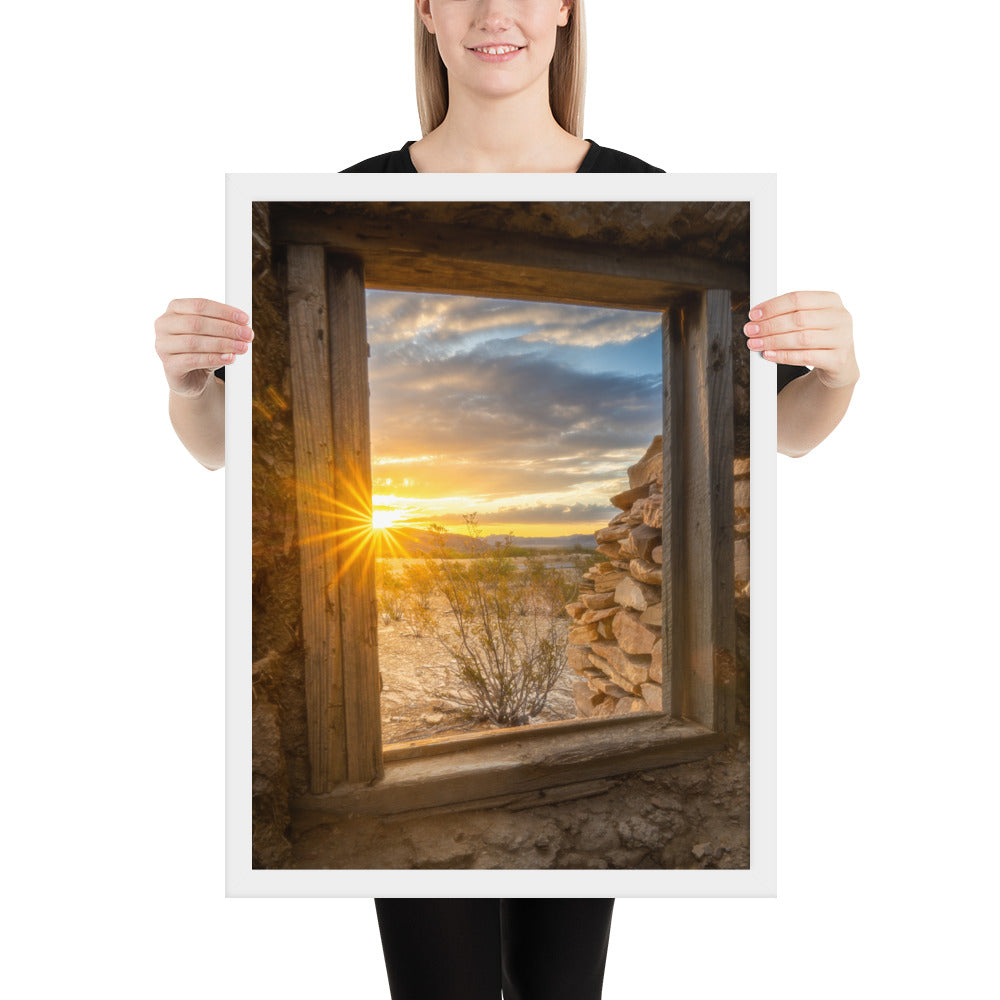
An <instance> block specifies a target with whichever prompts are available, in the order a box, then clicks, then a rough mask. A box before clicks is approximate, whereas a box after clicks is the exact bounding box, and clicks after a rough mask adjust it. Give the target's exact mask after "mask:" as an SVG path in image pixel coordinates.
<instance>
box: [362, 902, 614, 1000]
mask: <svg viewBox="0 0 1000 1000" xmlns="http://www.w3.org/2000/svg"><path fill="white" fill-rule="evenodd" d="M614 902H615V901H614V900H613V899H376V900H375V909H376V912H377V913H378V926H379V933H380V934H381V936H382V951H383V952H384V954H385V967H386V972H387V973H388V975H389V990H390V992H391V993H392V1000H498V997H499V996H500V989H501V987H502V988H503V996H504V1000H564V998H565V1000H600V997H601V986H602V983H603V982H604V965H605V962H606V960H607V955H608V938H609V935H610V932H611V911H612V908H613V906H614Z"/></svg>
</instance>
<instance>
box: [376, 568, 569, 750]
mask: <svg viewBox="0 0 1000 1000" xmlns="http://www.w3.org/2000/svg"><path fill="white" fill-rule="evenodd" d="M410 561H411V560H406V559H387V560H384V562H385V563H387V564H389V565H390V566H391V567H392V569H393V570H394V571H399V570H401V569H402V568H403V567H404V566H405V565H406V564H407V563H408V562H410ZM570 561H571V557H567V556H565V555H562V556H553V557H549V558H547V559H546V562H547V563H548V564H549V565H551V566H554V567H559V569H560V572H562V573H563V575H564V577H565V578H566V579H567V580H574V581H576V580H579V579H580V578H581V575H582V570H581V569H579V568H576V567H570V566H568V565H567V564H568V563H569V562H570ZM431 607H432V610H433V611H434V612H435V613H436V614H438V615H441V616H447V615H449V614H450V612H449V611H448V609H447V606H446V605H445V602H444V599H443V598H442V597H440V596H437V597H435V598H433V599H432V602H431ZM559 621H560V628H561V631H562V632H563V634H564V635H565V634H567V633H568V632H569V627H570V621H569V618H567V617H565V616H563V617H562V618H561V619H560V620H559ZM378 661H379V673H380V674H381V678H382V699H381V703H382V742H383V744H384V745H388V744H391V743H401V742H404V741H406V740H414V739H427V738H429V737H433V736H437V735H446V734H447V735H450V734H454V733H458V732H474V731H480V730H486V729H495V728H497V727H496V726H495V725H494V724H493V723H490V722H487V721H476V720H470V719H469V718H467V716H466V714H465V713H464V711H463V708H462V705H461V704H460V702H461V694H460V690H459V683H458V680H457V676H456V671H457V667H456V665H455V662H454V660H453V659H452V657H451V655H450V654H449V653H448V650H447V649H446V648H445V647H444V646H443V645H442V643H441V642H440V641H439V640H438V639H437V638H435V637H434V636H433V635H430V634H428V633H426V632H421V630H420V628H419V627H418V626H417V625H416V624H415V623H414V622H413V621H411V620H409V619H408V618H405V617H404V618H402V619H399V620H396V621H386V620H385V618H384V617H383V616H382V615H381V614H380V615H379V629H378ZM575 677H576V675H575V674H574V673H573V671H572V670H570V669H569V668H568V667H565V668H564V669H563V672H562V674H561V675H560V677H559V680H558V681H557V682H556V685H555V687H554V688H553V689H552V691H551V692H550V693H549V696H548V699H547V701H546V704H545V707H544V709H542V711H541V713H539V715H537V716H535V717H533V718H532V722H553V721H556V720H558V719H574V718H576V715H577V711H576V705H575V703H574V701H573V687H572V685H573V680H574V679H575Z"/></svg>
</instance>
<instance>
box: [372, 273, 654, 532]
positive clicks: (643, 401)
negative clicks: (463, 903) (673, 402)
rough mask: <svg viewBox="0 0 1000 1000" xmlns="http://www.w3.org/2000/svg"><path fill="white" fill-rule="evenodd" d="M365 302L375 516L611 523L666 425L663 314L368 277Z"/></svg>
mask: <svg viewBox="0 0 1000 1000" xmlns="http://www.w3.org/2000/svg"><path fill="white" fill-rule="evenodd" d="M366 307H367V313H368V339H369V343H370V345H371V357H370V361H369V375H370V388H371V423H372V436H371V438H372V472H373V489H372V492H373V498H372V501H373V507H374V511H375V516H374V518H373V523H374V524H375V526H376V528H388V529H391V528H392V526H393V525H394V524H398V525H410V526H413V527H417V528H422V529H426V528H427V527H428V526H429V525H430V524H439V525H441V526H443V527H444V528H446V530H448V531H451V532H455V533H461V532H463V531H464V525H465V521H464V515H466V514H472V513H475V514H477V517H478V524H479V528H480V530H481V531H482V532H483V534H486V535H503V534H507V533H511V534H514V535H517V536H520V537H523V538H526V539H528V538H532V537H560V536H568V535H587V534H593V532H594V531H595V530H597V529H598V528H600V527H603V526H604V525H605V524H607V522H608V520H609V519H610V518H611V517H612V516H613V515H614V514H615V513H616V509H615V508H614V507H612V506H611V505H610V503H609V498H610V497H611V496H613V495H615V494H616V493H618V492H621V490H622V489H624V488H626V485H627V481H626V470H627V468H628V466H629V465H632V464H634V463H635V462H636V461H638V459H639V458H641V457H642V455H643V454H644V453H645V451H646V449H647V448H648V447H649V444H650V442H651V441H652V439H653V437H654V435H656V434H658V433H660V431H661V427H662V402H661V393H662V390H661V386H662V361H661V347H660V338H661V332H660V324H661V316H660V314H659V313H653V312H639V311H633V310H612V309H596V308H590V307H586V306H573V305H565V304H561V303H545V302H522V301H509V300H497V299H486V298H474V297H471V296H448V295H429V294H427V295H425V294H421V293H408V292H383V291H375V290H368V291H367V292H366Z"/></svg>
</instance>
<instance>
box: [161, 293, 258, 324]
mask: <svg viewBox="0 0 1000 1000" xmlns="http://www.w3.org/2000/svg"><path fill="white" fill-rule="evenodd" d="M164 315H165V316H167V315H177V316H206V317H208V318H210V319H222V320H226V321H228V322H230V323H235V324H237V325H238V326H246V324H247V323H249V322H250V317H249V316H247V314H246V313H245V312H243V310H242V309H235V308H233V306H227V305H226V304H225V303H224V302H213V301H212V300H211V299H173V300H172V301H171V302H170V304H169V305H168V306H167V310H166V312H165V313H164Z"/></svg>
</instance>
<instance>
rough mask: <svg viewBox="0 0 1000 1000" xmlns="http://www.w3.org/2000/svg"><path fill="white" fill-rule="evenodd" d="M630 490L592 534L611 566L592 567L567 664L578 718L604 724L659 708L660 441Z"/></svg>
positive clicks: (573, 609) (632, 475)
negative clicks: (616, 511)
mask: <svg viewBox="0 0 1000 1000" xmlns="http://www.w3.org/2000/svg"><path fill="white" fill-rule="evenodd" d="M628 484H629V488H628V489H627V490H626V491H625V492H624V493H619V494H618V495H617V496H613V497H612V498H611V503H612V504H613V505H614V506H615V507H617V508H618V509H619V510H620V511H621V513H620V514H617V515H615V517H613V518H612V519H611V521H610V522H609V524H608V526H607V527H606V528H601V529H600V530H599V531H597V532H595V534H594V537H595V538H596V539H597V543H598V545H597V551H598V552H599V553H601V555H604V556H607V557H608V561H607V562H603V563H598V564H597V565H595V566H592V567H591V568H590V569H589V570H588V571H587V572H586V573H585V574H584V579H583V583H582V584H581V585H580V594H579V598H578V600H576V601H574V602H573V603H572V604H569V605H567V606H566V611H567V613H568V614H569V616H570V617H571V618H572V619H573V620H574V622H575V624H574V626H573V628H571V629H570V633H569V644H570V645H569V649H568V651H567V659H568V662H569V665H570V667H571V668H572V669H573V670H574V671H575V672H576V673H577V674H579V675H580V676H579V679H578V680H576V681H574V682H573V695H574V698H575V700H576V706H577V711H578V712H579V714H580V715H581V716H584V717H593V718H600V717H602V716H605V715H625V714H627V713H629V712H644V711H651V710H652V711H657V712H659V711H660V710H661V709H662V704H663V700H662V686H661V682H662V680H663V673H662V667H663V659H662V655H661V646H662V637H661V632H662V623H663V604H662V590H661V564H662V562H663V545H662V531H663V439H662V438H661V437H660V435H657V436H656V437H655V438H654V439H653V443H652V444H651V445H650V446H649V449H648V450H647V451H646V454H645V455H643V457H642V458H641V459H640V460H639V461H638V462H637V463H636V464H635V465H633V466H632V467H631V468H630V469H629V470H628Z"/></svg>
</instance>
